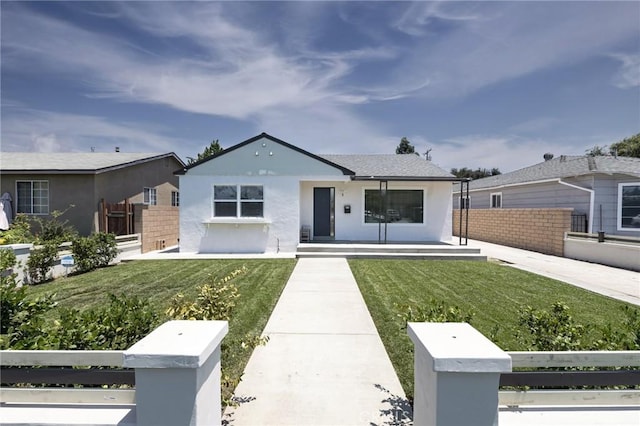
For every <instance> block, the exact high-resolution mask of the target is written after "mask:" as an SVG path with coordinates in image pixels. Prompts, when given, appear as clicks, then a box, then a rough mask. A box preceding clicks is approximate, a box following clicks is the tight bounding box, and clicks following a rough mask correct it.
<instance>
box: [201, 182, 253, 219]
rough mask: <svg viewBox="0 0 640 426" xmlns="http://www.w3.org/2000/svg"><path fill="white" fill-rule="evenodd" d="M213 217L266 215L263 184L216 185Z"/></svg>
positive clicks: (214, 187) (214, 188)
mask: <svg viewBox="0 0 640 426" xmlns="http://www.w3.org/2000/svg"><path fill="white" fill-rule="evenodd" d="M213 217H264V188H263V187H262V185H214V186H213Z"/></svg>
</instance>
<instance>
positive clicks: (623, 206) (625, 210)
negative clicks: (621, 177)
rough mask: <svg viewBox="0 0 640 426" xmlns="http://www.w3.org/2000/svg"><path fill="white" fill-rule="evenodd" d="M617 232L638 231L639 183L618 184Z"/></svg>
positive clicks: (639, 220)
mask: <svg viewBox="0 0 640 426" xmlns="http://www.w3.org/2000/svg"><path fill="white" fill-rule="evenodd" d="M618 230H620V231H624V230H627V231H640V182H634V183H620V184H618Z"/></svg>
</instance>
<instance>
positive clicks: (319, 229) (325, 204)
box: [313, 188, 336, 240]
mask: <svg viewBox="0 0 640 426" xmlns="http://www.w3.org/2000/svg"><path fill="white" fill-rule="evenodd" d="M335 192H336V191H335V188H313V238H314V239H319V240H322V239H327V240H329V239H333V238H334V236H335V228H334V226H335Z"/></svg>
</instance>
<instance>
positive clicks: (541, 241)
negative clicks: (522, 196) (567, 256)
mask: <svg viewBox="0 0 640 426" xmlns="http://www.w3.org/2000/svg"><path fill="white" fill-rule="evenodd" d="M571 212H573V209H570V208H549V209H470V210H469V223H468V232H469V233H468V237H469V238H471V239H474V240H480V241H487V242H490V243H495V244H500V245H504V246H509V247H517V248H521V249H525V250H532V251H537V252H540V253H545V254H551V255H555V256H564V235H565V233H566V232H568V231H570V230H571ZM462 213H463V216H462V217H463V223H462V232H463V234H464V230H465V227H466V223H465V217H466V215H465V211H464V210H463V211H462ZM459 231H460V210H454V211H453V235H454V236H459V235H460V234H459Z"/></svg>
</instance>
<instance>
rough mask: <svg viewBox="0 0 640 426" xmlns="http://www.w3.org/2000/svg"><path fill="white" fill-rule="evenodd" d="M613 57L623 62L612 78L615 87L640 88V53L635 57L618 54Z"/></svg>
mask: <svg viewBox="0 0 640 426" xmlns="http://www.w3.org/2000/svg"><path fill="white" fill-rule="evenodd" d="M639 26H640V24H639ZM611 57H613V58H614V59H617V60H619V61H620V62H621V65H620V68H619V70H618V72H617V73H616V74H615V75H614V76H613V78H612V81H613V84H614V86H616V87H619V88H620V89H629V88H633V87H638V86H640V53H638V54H635V55H627V54H621V53H618V54H612V55H611Z"/></svg>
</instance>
